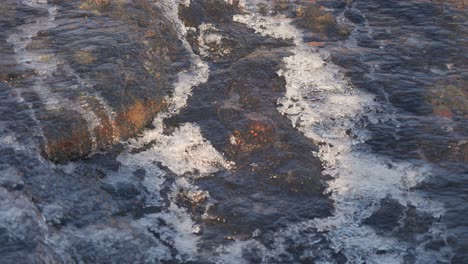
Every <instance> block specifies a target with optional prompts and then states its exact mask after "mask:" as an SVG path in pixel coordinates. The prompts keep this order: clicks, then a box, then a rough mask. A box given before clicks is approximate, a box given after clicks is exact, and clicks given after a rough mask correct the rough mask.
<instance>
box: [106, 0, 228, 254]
mask: <svg viewBox="0 0 468 264" xmlns="http://www.w3.org/2000/svg"><path fill="white" fill-rule="evenodd" d="M185 3H187V2H185ZM155 4H156V5H157V6H159V7H160V8H161V10H162V11H163V13H164V14H165V15H166V16H167V18H168V19H169V20H171V22H172V23H173V25H174V27H175V28H176V29H177V32H178V35H179V39H181V40H182V43H183V45H184V46H185V47H186V49H187V50H188V51H189V52H190V57H191V58H190V59H191V67H190V68H189V69H188V70H186V71H183V72H180V73H179V74H178V80H177V82H176V83H175V84H174V92H173V94H172V96H168V97H166V102H167V103H168V110H167V111H166V112H162V113H160V114H158V115H157V116H156V118H155V120H154V121H153V126H154V128H152V129H148V130H145V131H144V132H143V133H142V135H140V137H139V138H137V139H132V140H129V142H128V145H127V150H126V151H124V152H122V153H121V154H120V156H119V157H118V161H120V162H121V164H122V165H121V167H120V169H119V171H118V172H117V173H115V175H113V180H111V181H114V182H119V181H125V180H126V179H125V177H126V176H127V177H128V176H129V175H131V174H132V173H133V172H135V171H136V170H144V171H145V178H144V181H143V184H144V186H145V187H146V189H147V194H146V195H145V196H146V206H162V207H164V209H163V211H162V212H160V213H154V214H149V215H147V216H145V217H144V218H142V219H141V220H139V223H138V224H140V225H144V226H146V227H148V228H149V229H150V230H152V231H153V232H156V233H158V235H159V237H160V239H161V240H163V241H164V242H165V243H167V244H169V245H171V246H172V247H174V248H175V249H177V251H178V253H179V254H178V255H177V256H176V257H177V259H179V260H184V261H185V260H190V259H194V258H195V257H196V255H197V251H198V248H197V244H198V236H197V234H198V233H199V231H200V227H199V226H197V225H196V224H195V223H194V222H193V221H192V219H191V215H190V214H189V213H188V212H187V211H186V210H185V209H184V208H181V207H179V206H177V205H176V199H177V194H178V193H179V191H180V190H185V191H188V193H189V194H190V195H195V196H197V195H204V196H206V197H208V196H209V194H208V193H205V192H203V191H200V190H198V189H197V188H196V187H195V186H193V185H192V184H190V183H189V181H187V180H186V178H185V177H186V176H190V177H205V176H209V175H211V174H213V173H215V172H217V171H218V170H221V169H228V168H229V167H230V166H231V164H230V163H229V162H227V161H226V160H225V159H224V156H223V155H222V154H221V153H219V152H218V151H216V149H214V147H213V146H212V145H211V144H210V142H209V141H208V140H206V139H205V138H203V136H202V134H201V129H200V127H199V126H198V125H196V124H191V123H185V124H182V125H181V126H180V127H178V128H176V129H175V130H174V131H172V133H170V134H165V133H164V119H166V118H169V117H171V116H173V115H175V114H177V113H178V112H179V111H180V110H181V109H182V108H183V107H185V105H186V103H187V100H188V98H189V96H190V95H191V93H192V88H193V87H195V86H197V85H199V84H202V83H204V82H206V81H207V80H208V76H209V67H208V64H207V63H205V62H203V61H202V60H201V59H200V58H199V57H198V56H196V55H195V54H194V53H193V52H192V49H191V47H190V45H189V43H188V42H187V41H186V34H187V29H186V28H185V26H184V25H183V24H182V22H181V21H180V20H179V18H178V9H177V7H178V4H179V2H178V1H171V0H169V1H156V2H155ZM148 146H150V147H149V148H147V149H146V150H143V151H136V153H134V150H137V149H139V148H141V147H148ZM158 163H161V164H163V165H164V166H166V167H167V168H168V169H169V170H170V171H172V172H173V173H175V174H176V175H177V176H178V178H176V180H175V181H174V183H173V185H172V190H171V191H170V192H169V194H168V199H169V205H168V206H165V205H163V204H162V203H163V201H162V199H161V195H160V191H161V189H162V186H163V184H164V183H165V182H166V180H167V173H166V172H165V171H163V170H162V169H160V168H159V167H158V165H157V164H158ZM161 221H163V222H164V224H161Z"/></svg>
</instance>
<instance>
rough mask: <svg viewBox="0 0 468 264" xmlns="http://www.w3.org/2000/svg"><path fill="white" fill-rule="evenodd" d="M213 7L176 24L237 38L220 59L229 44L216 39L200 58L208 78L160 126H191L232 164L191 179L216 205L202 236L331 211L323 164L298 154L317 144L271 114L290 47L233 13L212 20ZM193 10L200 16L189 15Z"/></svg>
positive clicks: (246, 231) (241, 232)
mask: <svg viewBox="0 0 468 264" xmlns="http://www.w3.org/2000/svg"><path fill="white" fill-rule="evenodd" d="M213 4H214V1H200V3H194V4H193V5H191V6H190V8H189V9H183V10H182V13H181V14H182V20H183V21H184V22H185V24H186V25H187V26H192V25H197V24H198V25H204V24H206V23H210V27H211V28H212V29H216V34H219V35H220V36H222V38H224V39H229V40H233V41H235V44H234V47H235V48H234V49H232V51H231V52H229V54H226V55H225V56H222V57H220V55H219V53H218V52H217V49H221V50H222V49H225V48H230V47H232V45H231V43H230V42H221V43H219V45H220V46H219V47H213V49H211V50H210V51H209V52H207V53H206V54H205V55H204V56H202V57H203V58H204V59H205V60H207V61H208V62H210V66H211V75H210V78H209V80H208V81H207V82H206V83H205V84H203V85H200V86H198V87H196V88H194V90H193V95H192V97H191V98H190V99H189V100H188V103H187V106H186V107H185V108H184V109H183V110H182V111H181V113H180V114H179V115H177V116H175V117H173V118H171V119H169V120H167V121H166V125H167V126H168V129H169V130H171V129H173V127H177V126H178V125H180V124H183V123H187V122H194V123H197V124H198V125H200V127H201V129H202V133H203V135H204V136H205V137H206V138H207V139H208V140H210V142H211V143H212V144H213V146H214V147H215V148H217V149H219V150H221V151H222V152H224V153H226V157H227V159H228V160H230V161H233V162H234V163H235V168H233V169H232V170H230V171H229V172H223V173H222V174H218V175H217V176H216V177H209V178H203V179H200V180H198V181H197V185H198V186H200V187H201V188H202V189H204V190H206V191H208V192H209V193H210V195H211V197H212V199H214V201H216V202H215V203H214V205H213V206H212V207H211V208H210V209H209V211H208V212H209V213H210V214H213V215H216V216H217V220H215V221H210V222H208V223H207V224H206V230H205V231H204V232H205V233H204V234H203V235H206V236H207V237H210V239H213V238H214V237H220V238H223V239H224V238H225V237H233V238H234V237H237V238H248V237H250V236H251V234H252V232H254V231H255V230H256V229H258V228H260V229H267V230H268V229H272V230H274V229H275V228H276V227H278V226H281V225H284V224H285V223H287V222H295V221H300V220H301V219H304V218H309V219H310V218H313V217H323V216H325V215H327V214H329V210H330V209H331V206H332V205H331V202H330V201H329V200H328V199H327V197H326V196H324V195H323V192H324V190H325V186H326V184H325V181H326V179H327V178H326V177H324V176H322V174H321V171H322V166H321V163H320V161H319V160H318V159H317V158H316V157H314V156H313V155H302V153H310V154H312V152H313V151H317V147H316V146H315V144H314V143H313V142H312V141H311V140H309V139H307V138H306V137H304V136H303V135H302V134H301V133H299V132H298V131H297V130H295V129H294V128H293V126H292V124H291V121H290V120H289V119H287V118H286V117H285V116H283V115H281V114H280V113H279V112H278V110H277V109H276V107H277V101H278V99H279V98H280V97H282V94H283V93H284V92H285V88H284V87H285V80H284V79H283V78H282V77H280V76H279V75H278V74H277V72H278V70H279V69H280V67H281V62H282V59H283V58H284V57H285V56H288V55H289V52H288V51H287V49H285V47H288V46H290V45H291V43H290V42H289V41H283V40H274V39H271V38H265V37H261V36H259V35H257V34H255V33H254V32H253V30H252V29H249V28H247V27H246V26H245V25H242V24H239V23H236V22H233V21H232V15H231V16H230V17H222V18H220V17H217V15H218V14H219V13H215V14H213V15H211V14H210V5H213ZM199 5H201V6H202V7H200V6H199ZM217 5H218V6H219V8H222V7H223V6H224V4H223V3H217ZM192 8H195V9H197V10H191V9H192ZM199 8H202V10H205V11H200V10H198V9H199ZM225 8H226V7H225ZM195 12H197V13H198V14H200V13H201V14H204V16H196V17H190V16H188V15H187V14H190V13H195ZM229 12H231V13H232V11H229V10H227V11H223V12H221V13H223V14H224V13H229ZM184 15H185V17H184ZM199 28H200V27H199ZM193 34H200V35H195V36H194V37H193V39H200V38H203V34H204V33H203V32H200V30H197V31H195V32H193ZM239 36H243V37H242V38H239ZM189 40H190V38H189ZM191 44H192V45H193V49H194V50H195V51H200V50H201V49H202V48H203V47H201V46H202V45H203V44H201V43H200V42H197V41H193V42H191ZM304 208H308V209H306V210H305V209H304ZM273 219H274V221H273ZM222 230H228V232H227V233H225V231H222Z"/></svg>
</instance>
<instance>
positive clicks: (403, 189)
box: [234, 1, 444, 263]
mask: <svg viewBox="0 0 468 264" xmlns="http://www.w3.org/2000/svg"><path fill="white" fill-rule="evenodd" d="M257 3H258V2H257V1H252V2H250V3H249V4H250V6H249V8H248V9H249V10H250V11H251V12H252V13H254V12H255V4H257ZM234 20H235V21H238V22H241V23H244V24H246V25H248V26H249V27H251V28H253V29H255V30H256V31H257V32H258V33H260V34H262V35H265V36H271V37H276V38H281V39H292V40H293V41H294V43H295V44H296V46H295V47H294V48H292V49H291V52H292V53H293V55H292V56H290V57H287V58H285V59H284V66H283V69H281V70H280V71H279V72H278V74H279V75H280V76H284V78H285V79H286V82H287V84H286V94H285V96H284V97H283V98H281V99H280V100H279V102H278V103H279V105H280V106H279V108H278V109H279V111H280V112H281V113H283V114H286V115H287V116H288V117H289V118H290V120H291V121H292V123H293V125H294V126H296V127H297V128H298V129H299V130H300V131H302V132H303V133H304V134H305V135H306V136H307V137H309V138H311V139H313V140H314V141H315V142H317V143H321V144H319V147H320V151H319V152H318V153H315V154H316V155H317V156H318V157H319V158H320V159H321V160H322V162H323V164H324V166H325V171H324V174H327V175H331V176H332V177H333V178H334V180H332V181H331V182H330V183H329V190H328V191H330V192H331V195H332V198H333V200H334V201H335V212H334V215H333V216H332V217H329V218H324V219H314V220H311V221H307V222H304V223H301V224H300V225H302V226H304V227H314V228H317V229H318V230H320V231H326V232H328V233H327V235H328V237H329V239H330V240H331V242H332V244H333V247H334V248H335V250H336V251H340V250H341V251H342V252H343V253H344V254H345V255H346V257H347V258H348V261H349V263H361V262H366V263H402V261H403V256H404V255H405V253H407V251H408V249H409V247H410V245H408V244H406V243H405V242H401V241H399V240H397V239H396V238H392V237H384V236H380V235H377V234H376V233H375V231H374V230H373V229H372V228H370V227H367V226H363V225H362V224H361V222H362V220H364V219H365V218H367V217H369V216H370V215H371V214H372V213H373V212H374V210H375V209H377V206H378V205H379V203H380V200H381V199H382V198H385V197H387V196H391V197H392V198H394V199H397V200H398V201H399V202H400V203H401V204H403V205H407V204H412V205H414V206H416V208H418V210H420V211H424V212H428V213H431V214H432V215H433V216H435V217H438V216H440V215H441V214H442V213H443V211H444V210H443V207H442V206H441V205H440V204H438V203H435V202H433V201H431V200H429V199H428V198H427V197H424V196H423V195H422V194H420V193H418V192H416V191H412V190H410V189H411V188H412V187H414V186H416V184H417V183H419V182H421V181H422V180H424V179H425V178H426V177H427V176H428V175H430V169H429V168H427V167H425V166H424V165H420V164H419V165H416V164H411V163H405V162H400V161H394V160H390V159H389V158H386V157H381V156H376V155H375V154H370V153H369V154H368V153H366V152H365V151H364V150H357V147H358V146H360V147H361V148H362V147H365V144H364V143H365V141H366V140H367V139H369V133H368V132H367V131H366V130H365V129H364V128H363V127H361V126H359V125H357V124H358V123H359V122H363V120H365V119H367V120H368V121H365V122H370V123H374V124H375V123H378V122H381V121H386V120H390V119H391V118H392V117H391V116H390V115H389V114H383V115H377V114H376V109H380V108H382V106H380V105H378V104H376V103H375V102H374V100H373V99H374V98H373V96H372V95H370V94H368V93H366V92H363V91H358V90H355V89H353V88H352V87H351V86H350V85H349V84H348V83H347V82H346V81H345V80H344V78H343V76H342V74H340V72H339V70H338V68H337V67H336V66H334V65H332V64H330V63H327V62H326V61H325V58H323V57H322V56H321V55H320V54H319V53H318V52H317V51H316V50H315V49H314V48H312V47H309V46H307V45H306V44H305V43H304V42H303V37H302V33H301V32H300V31H299V30H298V29H297V28H295V27H294V26H293V25H292V20H291V19H289V18H286V17H284V16H281V15H278V16H275V17H264V16H259V15H253V14H246V15H236V16H235V17H234ZM349 133H352V135H349ZM298 226H299V225H298ZM430 232H432V233H435V232H437V231H436V230H434V227H433V229H432V230H431V231H430ZM238 243H240V242H238ZM382 250H385V251H384V252H386V253H385V254H378V253H377V252H379V253H381V252H383V251H382ZM417 253H419V254H421V255H417V256H416V257H417V259H421V260H422V259H425V256H424V254H425V253H424V252H423V250H420V251H419V252H417Z"/></svg>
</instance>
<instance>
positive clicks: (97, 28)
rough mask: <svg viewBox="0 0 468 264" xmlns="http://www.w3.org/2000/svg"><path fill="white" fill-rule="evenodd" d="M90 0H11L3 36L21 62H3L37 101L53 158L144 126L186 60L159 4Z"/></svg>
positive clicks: (13, 81) (10, 77) (16, 84)
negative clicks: (26, 0) (28, 1)
mask: <svg viewBox="0 0 468 264" xmlns="http://www.w3.org/2000/svg"><path fill="white" fill-rule="evenodd" d="M91 2H94V1H88V2H86V1H85V2H83V1H67V2H66V3H65V2H63V1H55V2H53V1H50V2H49V3H47V4H41V3H34V2H31V3H32V4H25V3H16V1H10V2H8V3H6V4H5V6H8V7H9V8H11V10H8V13H10V14H15V15H14V17H12V19H11V20H10V21H8V22H10V23H16V27H17V28H16V29H15V27H10V30H9V31H8V33H9V35H6V36H5V39H3V42H4V43H5V44H6V45H5V46H6V47H7V48H9V50H7V51H6V53H7V54H9V56H10V57H11V61H10V63H11V64H15V60H16V61H17V62H16V63H18V66H17V67H15V68H9V67H8V65H5V66H4V68H5V71H4V72H5V73H4V74H5V75H6V77H5V78H6V79H7V81H9V83H10V85H11V86H12V87H13V88H14V89H16V91H17V93H18V95H19V96H22V97H23V99H24V100H26V101H27V102H28V103H30V104H31V107H32V108H33V109H34V110H33V111H34V112H35V116H36V117H37V119H38V120H39V121H40V124H41V129H42V131H43V133H44V143H43V144H44V154H45V156H47V157H48V158H49V159H51V160H53V161H59V162H63V161H66V160H69V159H71V158H76V157H80V156H84V155H87V154H89V153H91V152H92V151H98V150H103V149H106V148H108V146H110V145H112V144H113V143H115V142H117V141H119V140H122V139H123V140H125V139H127V138H129V137H131V136H133V135H135V134H136V133H137V132H138V131H141V129H142V128H144V127H145V126H146V125H148V124H149V123H150V122H151V120H152V118H153V117H154V116H155V114H156V113H158V112H159V111H160V110H161V109H163V108H164V107H165V102H164V96H166V95H167V94H169V92H170V90H171V81H172V79H173V77H174V73H176V72H177V71H179V70H181V69H183V68H184V67H186V65H184V63H181V62H183V61H184V60H186V59H187V58H186V57H184V56H185V53H186V50H185V49H184V48H183V47H182V46H181V43H180V40H179V39H178V35H177V32H176V30H175V29H174V28H173V26H172V25H171V23H170V22H169V21H168V20H167V19H166V18H165V17H164V16H162V15H160V14H161V11H159V10H158V9H157V8H156V7H155V6H154V5H153V4H151V3H150V2H148V1H134V2H133V1H131V2H126V1H120V2H119V1H117V2H112V3H111V2H109V3H108V4H106V5H104V4H96V3H95V4H91ZM2 8H4V7H2ZM5 12H7V11H5ZM3 46H4V45H2V47H3ZM18 67H20V68H18ZM12 70H13V72H10V71H12ZM30 72H31V73H30ZM15 76H18V77H15Z"/></svg>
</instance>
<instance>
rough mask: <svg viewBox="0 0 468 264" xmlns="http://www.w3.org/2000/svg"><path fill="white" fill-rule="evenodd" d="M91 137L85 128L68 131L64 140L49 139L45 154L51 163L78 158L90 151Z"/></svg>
mask: <svg viewBox="0 0 468 264" xmlns="http://www.w3.org/2000/svg"><path fill="white" fill-rule="evenodd" d="M91 146H92V142H91V137H90V135H89V132H88V131H87V130H86V128H83V129H81V130H73V131H70V134H68V135H67V136H66V137H64V138H59V139H54V138H51V137H49V138H48V142H47V144H46V146H45V152H46V154H47V156H48V157H50V158H51V159H52V161H64V160H66V159H68V158H73V157H79V156H82V155H84V154H86V153H89V151H91Z"/></svg>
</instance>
